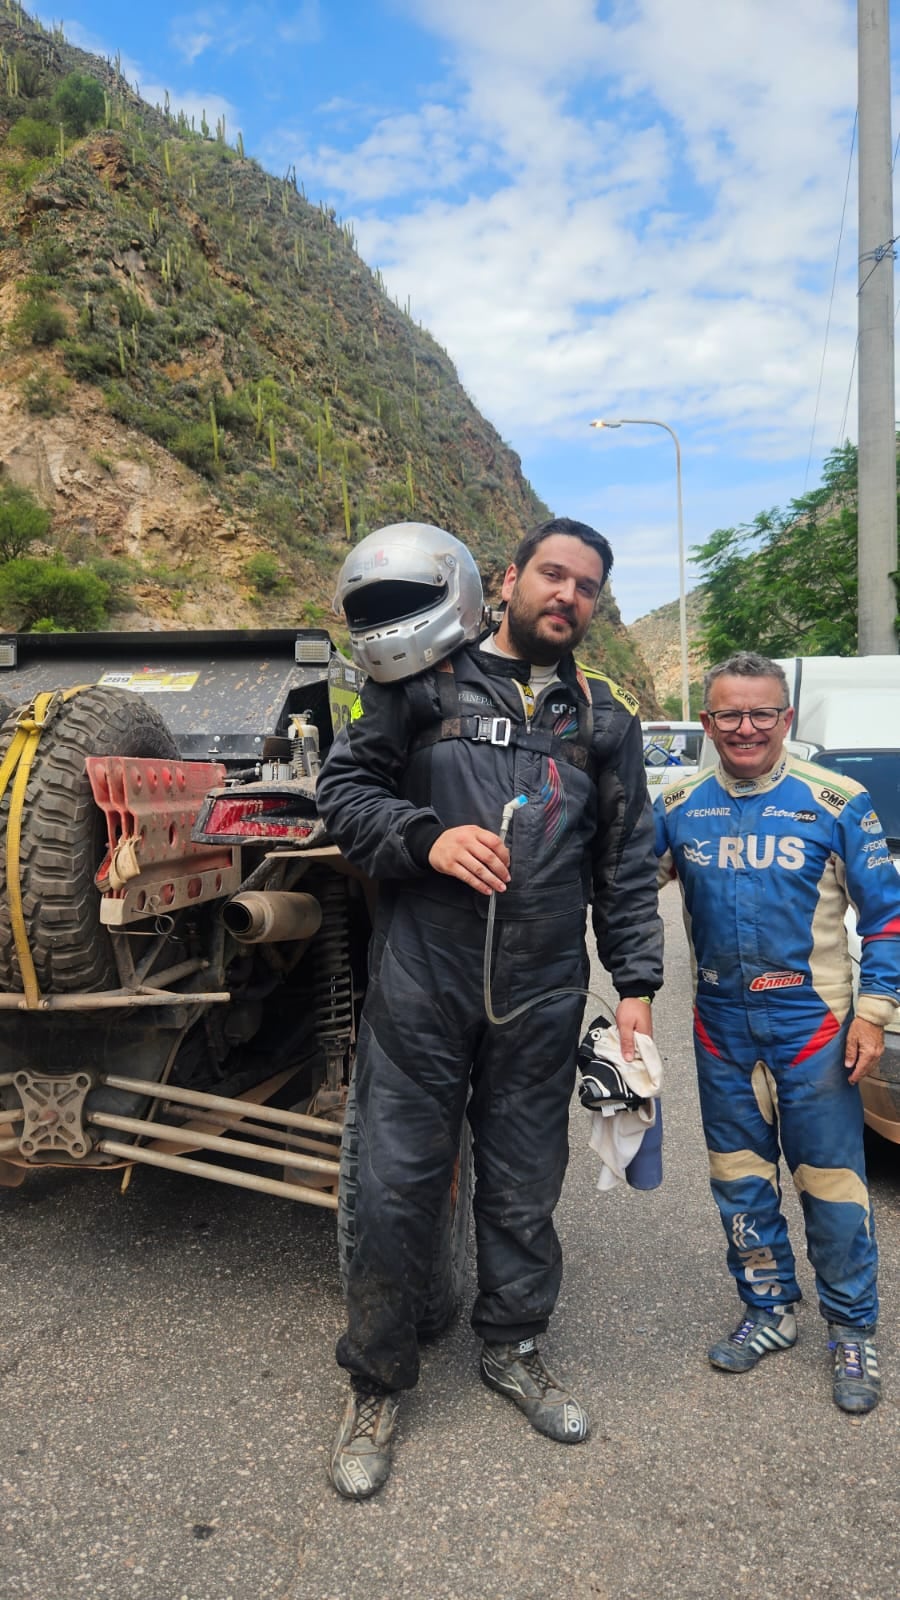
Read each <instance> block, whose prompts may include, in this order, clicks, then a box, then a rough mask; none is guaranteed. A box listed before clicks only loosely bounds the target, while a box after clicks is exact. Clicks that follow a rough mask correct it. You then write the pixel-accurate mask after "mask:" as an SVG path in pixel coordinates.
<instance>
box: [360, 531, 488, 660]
mask: <svg viewBox="0 0 900 1600" xmlns="http://www.w3.org/2000/svg"><path fill="white" fill-rule="evenodd" d="M334 609H335V612H337V613H338V614H340V612H341V611H343V613H344V616H345V617H346V619H347V623H348V625H349V628H350V651H351V654H352V656H353V659H354V661H355V662H356V664H357V666H358V667H362V669H363V671H364V672H367V673H368V674H369V676H370V677H371V678H374V679H375V682H376V683H398V682H399V681H400V680H401V679H402V678H411V677H413V675H414V674H415V673H417V672H423V671H424V670H425V668H426V667H433V666H436V665H437V663H438V662H439V661H443V659H444V657H445V656H448V655H450V653H451V651H453V650H456V649H458V647H459V646H460V645H461V644H465V642H466V641H467V640H468V639H474V638H475V637H476V635H477V634H478V632H479V630H480V628H481V623H482V617H483V614H484V594H483V592H482V587H481V577H480V575H479V572H478V568H477V567H476V565H475V562H474V560H473V558H472V556H471V554H470V552H469V551H468V550H467V549H466V547H465V545H464V544H463V543H462V542H461V540H459V539H455V538H454V537H453V534H452V533H445V532H444V529H443V528H435V527H433V526H432V525H431V524H430V523H428V522H394V523H391V525H390V527H387V528H376V530H375V532H374V533H370V534H367V535H366V537H365V539H361V540H360V542H359V544H358V545H357V546H356V547H355V549H353V550H351V552H350V554H349V555H348V557H347V559H346V561H345V562H344V565H343V566H342V567H341V570H340V573H339V575H338V581H337V590H336V592H335V596H334Z"/></svg>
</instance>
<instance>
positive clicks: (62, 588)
mask: <svg viewBox="0 0 900 1600" xmlns="http://www.w3.org/2000/svg"><path fill="white" fill-rule="evenodd" d="M108 602H109V585H108V584H107V583H104V582H103V580H102V578H98V577H97V575H96V573H94V572H84V571H74V572H73V571H72V570H71V568H69V567H64V566H63V565H62V564H61V563H60V562H59V561H38V560H33V559H29V558H28V557H27V556H26V557H21V558H20V559H18V560H15V561H7V563H6V565H5V566H3V567H0V618H2V619H3V624H4V626H6V627H12V628H15V629H16V631H17V632H19V633H28V632H29V631H30V630H32V629H35V628H37V630H38V632H55V631H57V630H58V631H60V632H67V631H69V630H71V629H73V628H74V629H76V630H78V631H88V630H90V629H94V628H102V627H103V626H104V623H105V622H106V619H107V607H108Z"/></svg>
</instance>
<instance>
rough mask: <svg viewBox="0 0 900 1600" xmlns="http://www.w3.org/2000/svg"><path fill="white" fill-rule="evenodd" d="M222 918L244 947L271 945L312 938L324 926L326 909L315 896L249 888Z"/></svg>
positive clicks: (230, 905) (226, 907)
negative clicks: (323, 916)
mask: <svg viewBox="0 0 900 1600" xmlns="http://www.w3.org/2000/svg"><path fill="white" fill-rule="evenodd" d="M222 918H223V921H224V923H225V926H226V928H227V929H228V931H229V933H232V934H233V935H234V937H235V939H238V940H239V941H240V943H241V944H267V943H270V942H272V941H273V940H276V939H311V938H312V937H313V935H314V934H316V933H318V931H319V928H320V927H321V925H322V907H321V906H320V905H319V902H318V900H317V899H316V898H315V895H311V894H291V893H288V892H287V891H285V890H275V889H273V890H272V891H271V892H266V890H264V889H248V890H247V892H246V894H236V895H235V896H234V899H233V900H229V901H228V903H227V904H226V906H225V908H224V910H223V912H222Z"/></svg>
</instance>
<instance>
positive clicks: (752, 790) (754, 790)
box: [716, 755, 788, 800]
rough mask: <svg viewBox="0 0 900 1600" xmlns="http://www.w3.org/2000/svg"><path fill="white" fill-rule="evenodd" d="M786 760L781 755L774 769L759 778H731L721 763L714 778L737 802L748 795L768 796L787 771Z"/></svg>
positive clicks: (785, 757)
mask: <svg viewBox="0 0 900 1600" xmlns="http://www.w3.org/2000/svg"><path fill="white" fill-rule="evenodd" d="M787 764H788V758H787V756H786V755H782V756H781V758H780V760H778V761H776V763H775V765H774V767H771V768H770V769H769V771H768V772H764V773H763V774H762V777H760V778H733V777H732V776H731V774H730V773H729V772H726V771H725V768H724V767H723V766H722V763H721V761H720V762H719V764H718V766H717V767H716V777H717V778H718V780H719V782H720V784H721V785H722V788H723V789H725V790H726V791H727V793H728V794H730V795H733V796H734V797H735V799H737V800H744V799H746V798H747V797H748V796H750V795H756V794H768V792H769V790H770V789H777V787H778V785H779V783H780V782H781V780H782V778H783V777H784V775H785V772H786V771H787Z"/></svg>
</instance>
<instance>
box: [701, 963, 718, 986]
mask: <svg viewBox="0 0 900 1600" xmlns="http://www.w3.org/2000/svg"><path fill="white" fill-rule="evenodd" d="M700 976H701V978H702V979H703V982H704V983H710V984H712V985H713V987H716V986H717V985H718V982H719V974H718V973H717V972H716V971H715V968H713V967H701V968H700Z"/></svg>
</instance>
